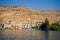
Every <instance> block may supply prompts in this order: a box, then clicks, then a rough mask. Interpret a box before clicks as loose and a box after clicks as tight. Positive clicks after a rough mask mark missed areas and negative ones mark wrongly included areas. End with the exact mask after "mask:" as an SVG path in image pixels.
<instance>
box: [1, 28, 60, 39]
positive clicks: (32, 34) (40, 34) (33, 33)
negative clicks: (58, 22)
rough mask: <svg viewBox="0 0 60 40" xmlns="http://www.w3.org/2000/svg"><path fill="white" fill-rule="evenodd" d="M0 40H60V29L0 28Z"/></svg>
mask: <svg viewBox="0 0 60 40" xmlns="http://www.w3.org/2000/svg"><path fill="white" fill-rule="evenodd" d="M0 40H60V32H59V31H49V32H45V31H39V30H8V29H7V30H0Z"/></svg>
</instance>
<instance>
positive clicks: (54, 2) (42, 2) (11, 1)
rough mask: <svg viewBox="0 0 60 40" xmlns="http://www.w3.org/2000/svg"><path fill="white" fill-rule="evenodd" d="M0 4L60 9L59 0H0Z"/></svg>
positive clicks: (40, 8) (37, 8) (38, 8)
mask: <svg viewBox="0 0 60 40" xmlns="http://www.w3.org/2000/svg"><path fill="white" fill-rule="evenodd" d="M0 6H25V7H29V8H32V9H36V10H60V0H0Z"/></svg>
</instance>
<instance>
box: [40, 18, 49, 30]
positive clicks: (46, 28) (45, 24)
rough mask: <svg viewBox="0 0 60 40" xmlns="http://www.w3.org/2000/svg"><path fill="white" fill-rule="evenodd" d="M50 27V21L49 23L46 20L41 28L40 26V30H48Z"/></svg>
mask: <svg viewBox="0 0 60 40" xmlns="http://www.w3.org/2000/svg"><path fill="white" fill-rule="evenodd" d="M48 26H49V21H48V19H47V18H46V19H45V22H44V23H42V25H41V26H39V30H40V29H41V30H45V31H46V30H48Z"/></svg>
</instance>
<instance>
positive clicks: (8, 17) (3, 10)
mask: <svg viewBox="0 0 60 40" xmlns="http://www.w3.org/2000/svg"><path fill="white" fill-rule="evenodd" d="M46 18H48V20H49V21H50V23H54V22H60V10H32V8H27V7H17V6H13V7H10V6H9V7H7V6H4V7H3V6H0V22H1V21H2V22H6V21H16V22H21V21H26V22H43V21H44V20H45V19H46Z"/></svg>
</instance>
